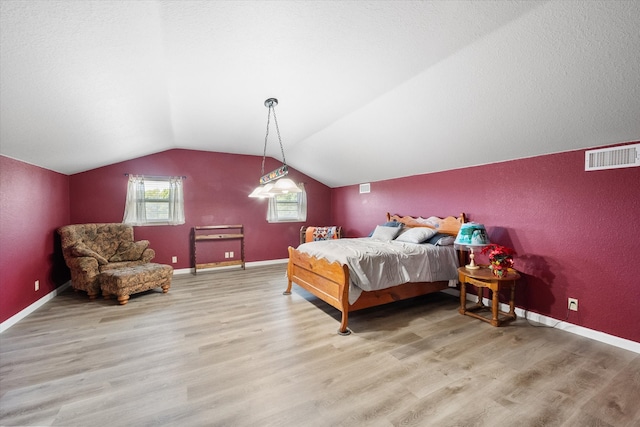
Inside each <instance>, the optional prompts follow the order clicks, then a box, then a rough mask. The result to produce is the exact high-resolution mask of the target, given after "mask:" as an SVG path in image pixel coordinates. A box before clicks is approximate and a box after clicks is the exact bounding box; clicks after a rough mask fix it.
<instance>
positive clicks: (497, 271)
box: [489, 261, 513, 277]
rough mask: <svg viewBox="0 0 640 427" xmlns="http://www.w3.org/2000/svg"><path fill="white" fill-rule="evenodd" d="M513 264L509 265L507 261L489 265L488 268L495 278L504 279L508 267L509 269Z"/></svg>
mask: <svg viewBox="0 0 640 427" xmlns="http://www.w3.org/2000/svg"><path fill="white" fill-rule="evenodd" d="M512 265H513V264H511V263H510V262H508V261H505V262H501V263H496V262H494V263H491V265H490V266H489V268H490V269H491V272H492V273H493V275H494V276H497V277H504V276H506V275H507V274H508V273H509V267H511V266H512Z"/></svg>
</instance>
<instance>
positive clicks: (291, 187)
mask: <svg viewBox="0 0 640 427" xmlns="http://www.w3.org/2000/svg"><path fill="white" fill-rule="evenodd" d="M273 187H274V188H273V191H277V192H280V193H282V194H286V193H301V192H302V190H301V189H300V188H299V187H298V186H297V185H296V183H295V182H293V181H292V180H290V179H289V178H280V179H279V180H277V181H276V183H275V184H274V186H273Z"/></svg>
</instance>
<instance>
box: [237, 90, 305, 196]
mask: <svg viewBox="0 0 640 427" xmlns="http://www.w3.org/2000/svg"><path fill="white" fill-rule="evenodd" d="M276 105H278V100H277V99H275V98H269V99H267V100H266V101H264V106H265V107H267V108H268V109H269V113H268V114H267V132H266V134H265V136H264V151H263V154H262V169H261V173H262V176H261V177H260V185H259V186H258V187H256V189H255V190H253V191H252V192H251V194H249V197H258V198H265V197H274V196H277V195H278V194H286V193H300V192H301V191H302V190H300V188H299V187H298V186H297V185H296V183H295V182H293V181H292V180H290V179H289V178H284V176H286V175H287V174H288V173H289V168H288V167H287V161H286V159H285V157H284V148H283V147H282V138H280V128H278V119H277V118H276V110H275V106H276ZM271 113H273V122H274V123H275V125H276V132H277V134H278V142H279V143H280V152H281V153H282V166H280V167H279V168H278V169H276V170H274V171H271V172H269V173H268V174H266V175H265V173H264V162H265V160H266V158H267V141H268V140H269V124H270V123H271Z"/></svg>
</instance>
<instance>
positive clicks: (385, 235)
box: [371, 225, 401, 242]
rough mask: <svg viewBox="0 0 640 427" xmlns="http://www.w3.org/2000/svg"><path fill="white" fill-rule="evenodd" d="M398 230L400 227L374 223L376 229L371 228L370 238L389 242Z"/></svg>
mask: <svg viewBox="0 0 640 427" xmlns="http://www.w3.org/2000/svg"><path fill="white" fill-rule="evenodd" d="M400 230H401V227H385V226H384V225H376V229H375V230H373V234H372V235H371V238H372V239H376V240H382V241H385V242H390V241H392V240H393V239H394V238H395V237H396V236H397V235H398V233H399V232H400Z"/></svg>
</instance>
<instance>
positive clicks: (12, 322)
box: [0, 280, 71, 334]
mask: <svg viewBox="0 0 640 427" xmlns="http://www.w3.org/2000/svg"><path fill="white" fill-rule="evenodd" d="M69 286H71V280H69V281H67V283H65V284H63V285H62V286H59V287H57V288H56V289H54V290H53V291H51V292H49V293H48V294H47V295H45V296H43V297H42V298H40V299H39V300H38V301H36V302H34V303H33V304H31V305H30V306H28V307H27V308H25V309H24V310H22V311H20V312H18V313H16V314H14V315H13V316H11V317H10V318H8V319H7V320H5V321H4V322H2V323H0V334H1V333H3V332H4V331H6V330H7V329H9V328H10V327H12V326H13V325H15V324H16V323H18V322H19V321H20V320H22V319H24V318H25V317H27V316H28V315H30V314H31V313H33V312H34V311H36V310H37V309H39V308H40V307H42V306H43V305H45V304H46V303H47V302H49V301H51V300H52V299H54V298H55V297H56V296H58V294H60V293H62V292H64V291H65V290H67V288H68V287H69Z"/></svg>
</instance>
